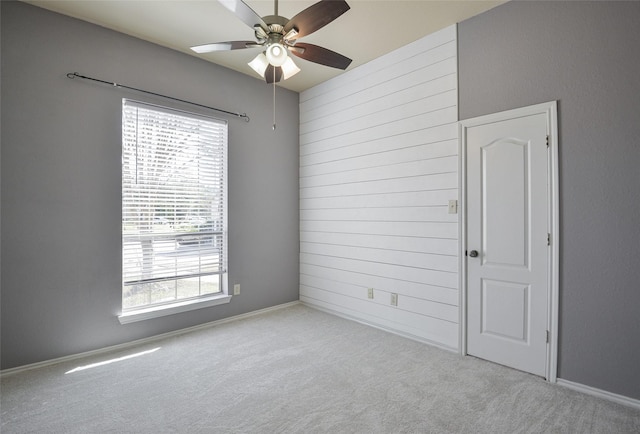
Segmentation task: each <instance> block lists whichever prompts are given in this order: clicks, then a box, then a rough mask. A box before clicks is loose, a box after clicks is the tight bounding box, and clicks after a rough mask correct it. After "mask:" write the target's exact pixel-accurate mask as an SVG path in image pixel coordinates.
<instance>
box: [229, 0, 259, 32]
mask: <svg viewBox="0 0 640 434" xmlns="http://www.w3.org/2000/svg"><path fill="white" fill-rule="evenodd" d="M218 1H219V2H220V3H221V4H222V6H224V7H225V8H227V9H229V10H230V11H231V12H233V13H234V14H235V15H236V16H237V17H238V18H239V19H240V20H241V21H242V22H243V23H245V24H246V25H247V26H249V27H251V28H252V29H253V28H254V27H255V26H256V25H259V26H260V27H262V28H263V29H265V30H267V29H268V28H269V26H267V24H266V23H265V22H264V21H263V20H262V18H260V15H258V14H257V13H256V12H255V11H254V10H253V9H251V8H250V7H249V6H248V5H247V4H246V3H245V2H243V1H242V0H218Z"/></svg>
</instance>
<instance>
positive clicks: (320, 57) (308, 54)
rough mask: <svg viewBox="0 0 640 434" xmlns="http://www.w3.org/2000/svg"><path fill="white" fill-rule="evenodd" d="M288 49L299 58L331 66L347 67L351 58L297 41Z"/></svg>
mask: <svg viewBox="0 0 640 434" xmlns="http://www.w3.org/2000/svg"><path fill="white" fill-rule="evenodd" d="M289 51H290V52H291V53H293V54H295V55H296V56H298V57H300V58H301V59H305V60H308V61H310V62H315V63H319V64H321V65H325V66H330V67H332V68H338V69H347V67H348V66H349V64H351V59H349V58H348V57H345V56H343V55H342V54H339V53H336V52H335V51H331V50H328V49H326V48H323V47H319V46H317V45H313V44H305V43H303V42H298V43H297V44H296V45H295V46H293V47H290V48H289Z"/></svg>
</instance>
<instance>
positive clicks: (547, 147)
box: [547, 134, 549, 148]
mask: <svg viewBox="0 0 640 434" xmlns="http://www.w3.org/2000/svg"><path fill="white" fill-rule="evenodd" d="M548 147H549V135H548V134H547V148H548Z"/></svg>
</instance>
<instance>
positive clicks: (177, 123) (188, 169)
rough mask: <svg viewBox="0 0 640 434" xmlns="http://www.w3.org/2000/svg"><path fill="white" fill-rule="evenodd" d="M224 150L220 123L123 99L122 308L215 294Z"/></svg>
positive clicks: (221, 266) (221, 250)
mask: <svg viewBox="0 0 640 434" xmlns="http://www.w3.org/2000/svg"><path fill="white" fill-rule="evenodd" d="M226 148H227V124H226V122H224V121H220V120H217V119H213V118H208V117H204V116H200V115H195V114H191V113H186V112H181V111H175V110H171V109H167V108H163V107H158V106H153V105H148V104H144V103H140V102H136V101H131V100H123V110H122V259H123V262H122V275H123V309H125V310H126V309H127V308H135V307H140V306H147V305H150V304H162V303H170V302H173V301H176V300H182V299H187V298H193V297H199V296H202V295H207V294H211V293H214V292H219V291H221V289H222V288H221V287H220V277H219V276H220V274H222V273H224V272H225V252H226V248H225V245H226V242H225V241H226V233H225V228H226V222H225V216H226V209H225V208H226V197H225V196H226V186H225V179H226Z"/></svg>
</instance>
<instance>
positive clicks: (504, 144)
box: [466, 113, 549, 376]
mask: <svg viewBox="0 0 640 434" xmlns="http://www.w3.org/2000/svg"><path fill="white" fill-rule="evenodd" d="M546 137H547V118H546V116H545V115H544V114H542V113H540V114H535V115H530V116H521V117H517V118H513V119H509V118H507V119H504V120H500V121H495V120H494V121H492V122H489V123H486V124H479V125H475V126H472V127H468V128H467V130H466V155H467V160H466V161H467V176H466V182H467V184H466V193H467V201H466V203H467V216H466V222H467V230H466V233H467V248H468V250H469V251H471V250H476V251H477V252H478V254H477V256H475V255H474V256H475V257H473V256H469V257H467V352H468V354H470V355H474V356H477V357H481V358H483V359H487V360H490V361H493V362H496V363H500V364H504V365H507V366H510V367H513V368H516V369H520V370H523V371H526V372H530V373H533V374H536V375H540V376H545V374H546V360H547V342H546V336H547V313H548V312H547V310H548V297H549V295H548V255H549V249H548V246H547V233H548V223H547V222H548V215H549V209H548V207H549V205H548V203H549V201H548V197H547V196H548V188H547V179H548V157H547V145H546Z"/></svg>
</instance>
